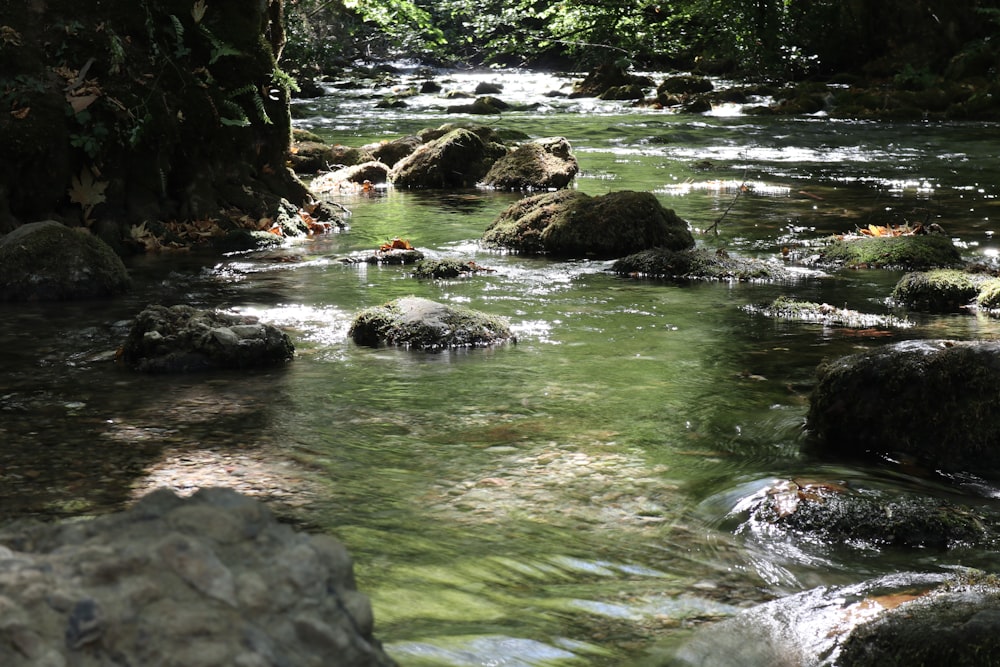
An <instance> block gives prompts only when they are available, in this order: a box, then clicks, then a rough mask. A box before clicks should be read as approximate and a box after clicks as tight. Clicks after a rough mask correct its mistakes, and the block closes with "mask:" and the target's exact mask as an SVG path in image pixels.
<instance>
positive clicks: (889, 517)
mask: <svg viewBox="0 0 1000 667" xmlns="http://www.w3.org/2000/svg"><path fill="white" fill-rule="evenodd" d="M744 526H745V529H747V530H749V531H750V532H752V533H754V534H757V535H760V536H761V537H762V539H763V540H765V541H766V540H768V539H772V538H773V537H774V535H775V533H776V532H777V533H780V534H785V533H795V534H800V535H803V536H805V537H806V539H807V540H809V541H816V540H819V541H822V542H825V543H828V544H835V545H839V544H850V545H851V546H854V547H856V548H860V549H877V548H884V547H907V548H937V549H944V548H948V547H954V546H968V545H970V544H986V543H990V541H991V540H993V539H996V537H997V532H996V519H995V518H992V517H987V516H979V515H978V514H977V513H976V512H975V511H974V510H972V509H971V508H965V507H959V506H957V505H953V504H951V503H947V502H945V501H942V500H939V499H936V498H928V497H926V496H923V495H913V494H893V495H889V494H888V493H886V492H884V491H879V490H876V489H858V488H848V487H845V486H842V485H840V484H836V483H829V482H822V481H808V480H802V479H796V480H788V481H784V482H779V483H778V484H775V485H773V486H771V487H770V488H768V489H767V490H766V491H765V492H764V493H763V494H761V496H760V500H759V502H757V503H756V504H755V505H754V507H753V508H752V509H751V510H750V513H749V516H748V520H747V522H746V523H745V524H744Z"/></svg>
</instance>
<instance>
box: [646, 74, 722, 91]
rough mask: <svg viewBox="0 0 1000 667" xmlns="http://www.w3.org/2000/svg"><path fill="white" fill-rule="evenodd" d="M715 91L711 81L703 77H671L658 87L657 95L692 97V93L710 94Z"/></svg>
mask: <svg viewBox="0 0 1000 667" xmlns="http://www.w3.org/2000/svg"><path fill="white" fill-rule="evenodd" d="M713 90H715V84H713V83H712V80H711V79H707V78H705V77H703V76H671V77H667V78H666V79H664V80H663V82H662V83H660V85H659V86H657V87H656V93H657V94H658V95H660V94H671V95H690V94H692V93H710V92H712V91H713Z"/></svg>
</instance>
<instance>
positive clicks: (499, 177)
mask: <svg viewBox="0 0 1000 667" xmlns="http://www.w3.org/2000/svg"><path fill="white" fill-rule="evenodd" d="M579 171H580V165H579V163H578V162H577V160H576V156H574V155H573V149H572V147H571V146H570V143H569V141H567V140H566V139H565V138H563V137H551V138H545V139H538V140H536V141H532V142H529V143H526V144H522V145H520V146H518V147H517V148H516V149H514V150H513V151H511V152H509V153H507V154H506V155H504V156H503V157H501V158H500V159H499V160H497V161H496V162H495V163H494V164H493V166H492V167H491V168H490V170H489V172H488V173H487V174H486V176H484V177H483V184H484V185H488V186H490V187H494V188H498V189H501V190H547V189H556V190H557V189H559V188H565V187H566V186H567V185H569V184H570V183H571V182H572V181H573V178H574V177H575V176H576V174H577V172H579Z"/></svg>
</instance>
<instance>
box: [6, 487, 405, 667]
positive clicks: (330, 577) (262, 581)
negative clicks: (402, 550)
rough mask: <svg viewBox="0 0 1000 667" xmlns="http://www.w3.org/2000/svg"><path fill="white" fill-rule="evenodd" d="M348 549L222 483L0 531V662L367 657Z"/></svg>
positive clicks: (366, 631)
mask: <svg viewBox="0 0 1000 667" xmlns="http://www.w3.org/2000/svg"><path fill="white" fill-rule="evenodd" d="M373 625H374V620H373V616H372V611H371V605H370V603H369V601H368V599H367V597H366V596H365V595H363V594H362V593H360V592H358V590H357V589H356V586H355V582H354V575H353V566H352V562H351V558H350V555H349V554H348V552H347V550H346V549H345V548H344V546H343V545H342V544H341V543H339V542H338V541H336V540H335V539H333V538H331V537H328V536H322V535H317V536H310V535H306V534H303V533H298V532H296V531H294V530H293V529H292V528H291V527H290V526H287V525H284V524H281V523H278V522H277V521H276V520H275V519H274V517H273V516H272V515H271V514H270V512H269V511H268V510H267V509H266V507H265V506H264V505H262V504H260V503H258V502H256V501H254V500H251V499H249V498H246V497H243V496H240V495H239V494H237V493H236V492H234V491H231V490H228V489H203V490H201V491H199V492H198V493H196V494H195V495H194V496H192V497H191V498H190V499H182V498H179V497H177V496H175V495H174V494H173V493H172V492H170V491H166V490H161V491H156V492H154V493H152V494H150V495H148V496H146V497H145V498H143V499H142V500H141V501H139V503H137V504H136V505H135V506H134V507H133V508H132V509H130V510H128V511H126V512H123V513H119V514H114V515H109V516H104V517H101V518H98V519H94V520H91V521H84V522H66V523H59V524H20V525H17V524H15V525H13V526H9V527H7V528H5V529H2V530H0V664H3V665H4V666H5V667H22V666H23V667H28V666H29V665H30V666H32V667H41V666H45V667H63V666H65V665H74V666H76V667H98V666H105V665H163V666H164V667H168V666H176V667H215V666H217V667H270V666H277V665H282V666H287V667H299V666H301V667H306V666H310V665H315V666H317V667H319V666H322V667H337V666H344V667H348V666H349V667H366V666H371V667H381V666H389V665H393V664H395V663H394V662H393V661H392V659H390V658H389V657H388V656H387V655H386V654H385V653H384V652H383V650H382V648H381V646H380V644H379V642H378V641H377V640H376V639H375V638H374V637H373V634H372V632H373Z"/></svg>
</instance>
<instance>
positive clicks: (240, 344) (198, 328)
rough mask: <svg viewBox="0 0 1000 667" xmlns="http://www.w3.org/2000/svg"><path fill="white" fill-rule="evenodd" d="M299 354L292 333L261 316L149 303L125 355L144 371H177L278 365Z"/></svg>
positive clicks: (137, 323) (127, 359)
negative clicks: (285, 331)
mask: <svg viewBox="0 0 1000 667" xmlns="http://www.w3.org/2000/svg"><path fill="white" fill-rule="evenodd" d="M294 354H295V347H294V346H293V345H292V342H291V340H290V339H289V338H288V335H287V334H285V333H283V332H281V331H280V330H278V329H277V328H275V327H274V326H272V325H270V324H264V323H261V322H259V321H258V320H257V318H256V317H248V316H239V315H228V314H225V313H219V312H215V311H208V310H198V309H195V308H192V307H190V306H172V307H169V308H168V307H166V306H149V307H147V308H146V309H145V310H143V311H142V312H141V313H139V315H138V316H137V317H136V320H135V323H134V324H133V325H132V329H131V330H130V331H129V334H128V338H127V339H126V341H125V345H124V347H123V350H122V359H123V360H124V361H125V363H126V364H128V366H130V367H131V368H133V369H135V370H138V371H144V372H149V373H172V372H186V371H198V370H206V369H211V368H258V367H263V366H274V365H278V364H282V363H284V362H286V361H289V360H290V359H291V358H292V357H293V356H294Z"/></svg>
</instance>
